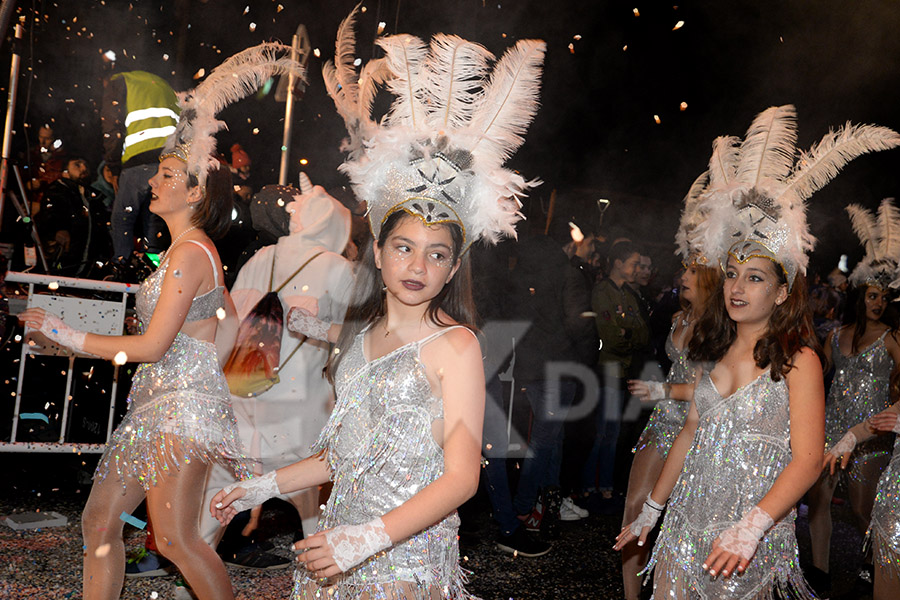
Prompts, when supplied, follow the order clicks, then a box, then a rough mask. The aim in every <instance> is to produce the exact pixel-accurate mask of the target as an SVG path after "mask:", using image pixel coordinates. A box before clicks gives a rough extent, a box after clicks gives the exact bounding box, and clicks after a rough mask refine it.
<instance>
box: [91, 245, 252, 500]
mask: <svg viewBox="0 0 900 600" xmlns="http://www.w3.org/2000/svg"><path fill="white" fill-rule="evenodd" d="M198 245H200V246H201V247H203V246H202V245H201V244H198ZM203 249H204V250H206V248H205V247H203ZM207 254H208V255H209V251H208V250H207ZM209 258H210V261H211V262H212V261H213V259H212V256H211V255H210V256H209ZM167 267H168V262H163V263H162V264H161V265H160V267H159V268H158V269H157V270H156V271H155V272H154V273H153V274H152V275H150V276H149V277H148V278H147V279H145V280H144V282H143V283H142V284H141V288H140V290H139V291H138V293H137V299H136V303H135V309H136V310H137V314H138V318H139V319H140V321H141V328H142V330H143V329H145V328H146V327H147V325H149V323H150V319H151V318H152V317H153V311H154V310H155V308H156V303H157V301H158V300H159V295H160V292H161V290H162V284H163V280H164V279H165V276H166V269H167ZM213 272H214V273H216V287H215V288H214V289H213V290H211V291H209V292H207V293H205V294H202V295H200V296H197V297H195V298H194V299H193V301H192V302H191V308H190V310H189V311H188V315H187V318H186V319H185V321H199V320H201V319H206V318H210V317H213V316H215V315H216V310H217V309H219V308H220V307H222V306H223V305H224V292H225V288H223V287H222V286H220V285H219V280H218V270H217V269H216V268H215V262H213ZM176 442H177V443H178V445H179V447H180V449H181V450H180V451H179V450H178V449H177V448H175V447H174V444H175V443H176ZM192 460H202V461H205V462H218V463H220V464H223V465H224V466H226V467H228V468H230V469H231V470H232V471H234V473H235V476H236V477H238V479H245V478H247V477H249V476H250V474H249V472H248V471H247V468H246V466H245V464H244V462H243V461H244V457H243V452H242V449H241V442H240V438H239V437H238V435H237V422H236V421H235V418H234V413H233V412H232V410H231V396H230V394H229V392H228V384H227V383H226V381H225V376H224V375H223V374H222V370H221V368H220V367H219V361H218V358H217V356H216V346H215V344H213V343H211V342H206V341H203V340H198V339H195V338H192V337H190V336H188V335H186V334H184V333H182V332H179V333H178V334H177V335H176V336H175V339H174V340H173V342H172V345H171V346H170V347H169V349H168V350H167V351H166V353H165V354H164V355H163V357H162V358H161V359H159V360H158V361H157V362H154V363H143V364H141V365H140V366H138V368H137V370H136V371H135V373H134V378H133V380H132V385H131V392H130V393H129V394H128V411H127V412H126V413H125V417H124V418H123V419H122V422H121V423H120V424H119V426H118V427H117V428H116V430H115V431H114V432H113V434H112V436H111V437H110V440H109V443H108V444H107V447H106V451H105V452H104V453H103V456H102V458H101V459H100V463H99V464H98V465H97V471H96V473H95V474H94V477H95V478H96V479H100V480H102V479H104V478H105V477H106V476H107V475H109V474H110V473H116V474H117V475H118V477H119V478H120V479H122V481H123V485H124V480H125V477H126V476H127V477H133V478H135V479H137V480H138V481H140V482H141V485H142V486H143V487H144V489H147V488H149V487H150V485H155V484H156V481H157V477H158V476H159V475H160V474H162V473H165V472H166V471H169V470H170V469H177V468H178V467H179V465H180V464H186V463H189V462H191V461H192Z"/></svg>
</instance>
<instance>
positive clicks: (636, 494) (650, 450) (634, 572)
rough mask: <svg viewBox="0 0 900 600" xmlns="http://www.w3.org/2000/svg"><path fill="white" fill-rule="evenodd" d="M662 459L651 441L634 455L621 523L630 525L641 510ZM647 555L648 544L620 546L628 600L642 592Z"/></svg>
mask: <svg viewBox="0 0 900 600" xmlns="http://www.w3.org/2000/svg"><path fill="white" fill-rule="evenodd" d="M664 464H665V461H664V460H663V458H662V456H660V455H659V453H658V452H657V451H656V448H655V447H654V446H652V445H648V446H646V447H644V448H643V449H642V450H639V451H638V452H637V453H636V454H635V455H634V460H633V461H632V462H631V474H630V475H629V476H628V492H627V494H626V495H625V514H624V516H623V518H622V526H623V527H624V526H625V525H629V524H630V523H631V522H632V521H634V520H635V519H636V518H637V516H638V515H639V514H640V512H641V507H642V506H643V504H644V500H646V499H647V494H649V493H650V490H652V489H653V486H654V485H655V484H656V480H657V479H659V474H660V473H661V472H662V468H663V465H664ZM649 558H650V547H649V546H638V545H637V544H629V545H628V546H626V547H625V548H624V549H623V550H622V584H623V586H624V587H625V598H626V599H627V600H638V598H639V597H640V595H641V578H640V577H638V573H640V572H641V571H642V570H643V569H644V567H646V566H647V560H648V559H649Z"/></svg>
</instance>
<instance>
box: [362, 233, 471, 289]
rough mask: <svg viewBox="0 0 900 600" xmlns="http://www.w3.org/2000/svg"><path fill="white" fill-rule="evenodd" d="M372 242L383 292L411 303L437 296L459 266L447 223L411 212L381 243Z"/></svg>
mask: <svg viewBox="0 0 900 600" xmlns="http://www.w3.org/2000/svg"><path fill="white" fill-rule="evenodd" d="M373 243H374V245H375V246H374V250H375V266H376V267H377V268H378V269H380V270H381V278H382V280H383V281H384V285H385V286H386V287H387V292H386V293H388V294H390V295H392V296H394V297H395V298H397V299H398V300H399V301H400V302H402V303H404V304H407V305H410V306H414V305H418V304H422V303H423V302H429V301H430V300H431V299H432V298H434V297H435V296H437V295H438V293H439V292H440V291H441V290H442V289H443V287H444V286H445V285H446V284H447V283H449V281H450V280H451V279H452V278H453V276H454V275H455V274H456V270H457V269H458V268H459V261H458V260H454V259H453V237H452V236H451V235H450V231H449V229H448V228H447V226H445V225H430V226H429V225H425V224H424V223H423V222H422V221H421V220H420V219H419V218H418V217H414V216H412V215H409V216H406V217H404V218H402V219H401V220H400V222H399V223H398V224H397V226H396V227H395V228H394V230H393V231H392V232H391V234H390V235H389V236H388V238H387V240H386V241H385V243H384V246H379V245H378V242H377V241H375V242H373Z"/></svg>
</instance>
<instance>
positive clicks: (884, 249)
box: [877, 199, 900, 263]
mask: <svg viewBox="0 0 900 600" xmlns="http://www.w3.org/2000/svg"><path fill="white" fill-rule="evenodd" d="M878 225H879V227H878V230H879V231H878V233H879V234H880V236H879V244H878V246H879V249H878V250H879V251H878V256H877V258H879V259H890V260H892V261H894V263H897V262H900V210H898V209H897V207H896V206H894V203H893V202H892V201H891V199H884V200H882V201H881V205H880V206H879V207H878Z"/></svg>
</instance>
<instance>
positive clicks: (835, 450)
mask: <svg viewBox="0 0 900 600" xmlns="http://www.w3.org/2000/svg"><path fill="white" fill-rule="evenodd" d="M854 448H856V435H855V434H854V433H853V431H848V432H847V433H845V434H844V437H842V438H841V439H840V440H839V441H838V443H837V444H835V445H834V446H832V447H831V449H830V450H828V452H826V453H825V460H824V461H823V463H822V468H823V469H824V468H825V467H829V472H830V473H831V474H832V475H834V466H835V464H836V463H837V460H838V459H840V460H841V469H846V468H847V463H849V462H850V456H851V455H852V454H853V449H854Z"/></svg>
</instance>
